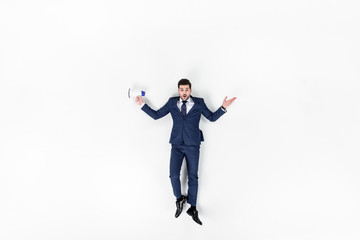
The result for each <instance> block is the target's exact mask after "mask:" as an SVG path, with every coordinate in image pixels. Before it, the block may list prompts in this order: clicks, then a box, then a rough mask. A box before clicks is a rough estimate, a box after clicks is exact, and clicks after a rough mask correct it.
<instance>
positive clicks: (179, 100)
mask: <svg viewBox="0 0 360 240" xmlns="http://www.w3.org/2000/svg"><path fill="white" fill-rule="evenodd" d="M182 101H183V100H182V99H181V97H179V98H178V102H179V103H182ZM193 102H194V100H193V99H192V97H191V95H190V97H189V98H188V100H187V103H193Z"/></svg>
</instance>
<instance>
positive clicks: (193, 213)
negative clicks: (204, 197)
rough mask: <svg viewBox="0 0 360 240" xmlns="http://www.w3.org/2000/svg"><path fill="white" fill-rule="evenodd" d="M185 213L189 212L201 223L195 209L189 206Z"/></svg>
mask: <svg viewBox="0 0 360 240" xmlns="http://www.w3.org/2000/svg"><path fill="white" fill-rule="evenodd" d="M186 213H187V214H189V215H190V216H191V217H192V219H193V220H194V221H195V222H196V223H197V224H200V225H202V222H201V221H200V219H199V216H198V211H197V210H196V209H193V208H191V207H190V208H189V210H187V211H186Z"/></svg>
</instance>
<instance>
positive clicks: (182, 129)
mask: <svg viewBox="0 0 360 240" xmlns="http://www.w3.org/2000/svg"><path fill="white" fill-rule="evenodd" d="M191 97H192V99H193V101H194V106H193V107H192V108H191V109H190V111H189V112H188V114H186V116H185V117H183V115H182V114H181V111H180V109H179V108H178V106H177V102H178V100H179V97H171V98H169V101H168V102H167V103H166V104H165V105H164V106H163V107H162V108H160V109H159V110H157V111H155V110H153V109H151V108H150V107H149V106H148V105H147V104H146V103H145V104H144V106H143V107H142V108H141V110H143V111H144V112H145V113H147V114H148V115H149V116H150V117H152V118H153V119H155V120H157V119H159V118H162V117H164V116H165V115H167V114H168V113H169V112H170V113H171V116H172V119H173V127H172V131H171V136H170V141H169V142H170V143H171V144H177V145H178V144H185V145H200V144H201V141H204V136H203V133H202V131H201V130H200V129H199V122H200V117H201V114H202V115H204V116H205V117H206V118H207V119H209V120H210V121H212V122H215V121H216V120H217V119H218V118H219V117H221V116H222V115H223V114H224V113H225V112H224V111H223V110H222V109H221V107H220V108H219V109H218V110H216V111H215V112H211V111H210V110H209V109H208V108H207V107H206V104H205V102H204V99H203V98H197V97H193V96H191Z"/></svg>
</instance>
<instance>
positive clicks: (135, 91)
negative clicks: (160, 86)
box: [128, 88, 145, 98]
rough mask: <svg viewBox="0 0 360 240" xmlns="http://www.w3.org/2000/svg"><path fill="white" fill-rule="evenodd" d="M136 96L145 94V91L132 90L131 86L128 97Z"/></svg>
mask: <svg viewBox="0 0 360 240" xmlns="http://www.w3.org/2000/svg"><path fill="white" fill-rule="evenodd" d="M136 96H145V92H144V91H141V90H131V88H129V90H128V97H129V98H132V97H136Z"/></svg>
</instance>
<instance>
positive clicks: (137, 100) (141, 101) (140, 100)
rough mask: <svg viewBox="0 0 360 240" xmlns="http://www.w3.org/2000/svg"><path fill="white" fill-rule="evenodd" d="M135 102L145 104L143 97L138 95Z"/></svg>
mask: <svg viewBox="0 0 360 240" xmlns="http://www.w3.org/2000/svg"><path fill="white" fill-rule="evenodd" d="M135 102H137V103H138V104H139V105H141V104H143V102H144V101H143V99H142V97H141V96H137V97H136V99H135Z"/></svg>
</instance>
